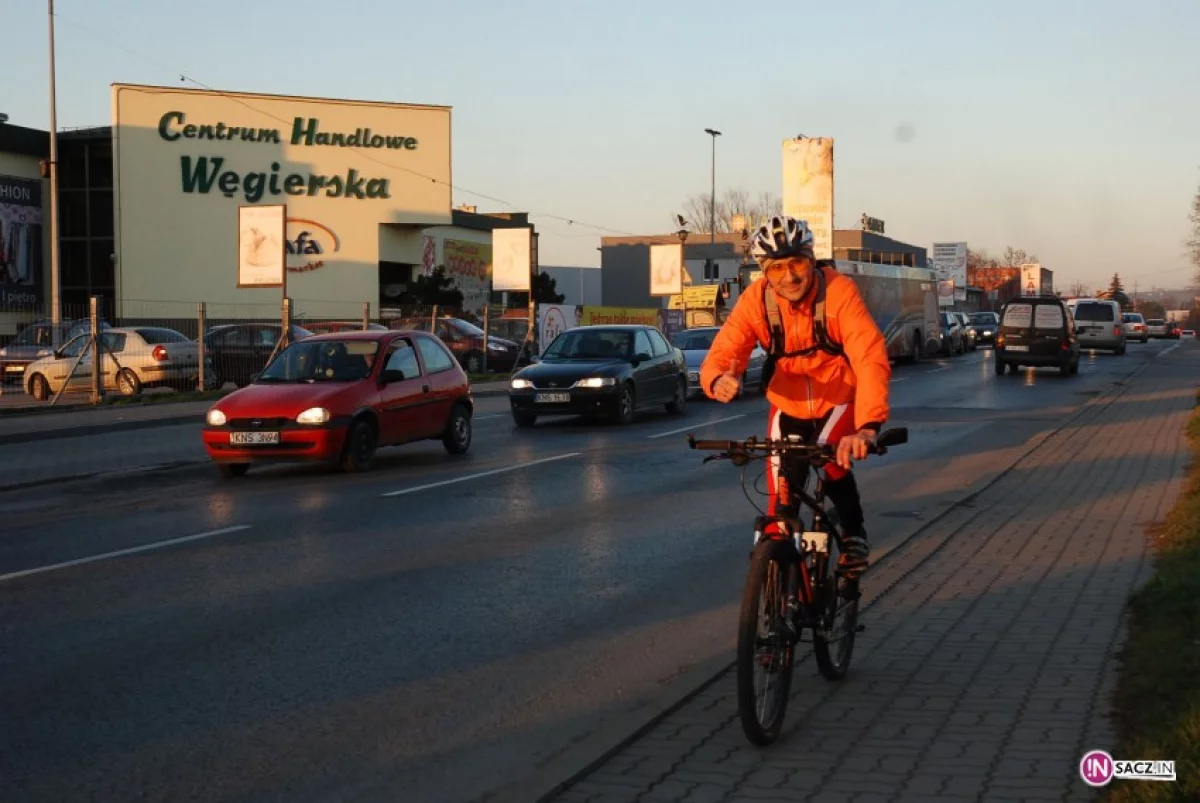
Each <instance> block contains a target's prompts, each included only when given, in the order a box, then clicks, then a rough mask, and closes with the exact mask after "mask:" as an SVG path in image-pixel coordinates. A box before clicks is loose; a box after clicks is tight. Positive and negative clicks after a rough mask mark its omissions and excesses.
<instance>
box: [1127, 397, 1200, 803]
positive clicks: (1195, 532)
mask: <svg viewBox="0 0 1200 803" xmlns="http://www.w3.org/2000/svg"><path fill="white" fill-rule="evenodd" d="M1197 404H1198V405H1200V396H1198V397H1197ZM1188 438H1189V440H1190V441H1191V445H1192V466H1191V468H1190V469H1189V470H1188V476H1187V479H1186V481H1185V485H1184V489H1183V492H1182V493H1181V494H1180V497H1179V500H1178V502H1176V504H1175V507H1174V508H1173V509H1172V510H1171V512H1170V514H1169V515H1168V516H1167V520H1166V522H1165V523H1164V524H1163V525H1162V527H1161V528H1158V529H1157V530H1156V531H1155V532H1154V533H1152V535H1153V536H1154V538H1155V542H1154V544H1153V545H1152V546H1151V549H1152V550H1153V552H1154V559H1155V572H1154V577H1153V578H1152V579H1151V580H1150V582H1148V583H1147V584H1146V585H1145V586H1144V587H1143V588H1141V589H1140V590H1139V591H1138V592H1137V593H1136V594H1134V595H1133V597H1132V598H1131V599H1130V602H1129V637H1128V640H1127V641H1126V643H1125V647H1124V649H1123V650H1122V652H1121V672H1120V677H1119V679H1118V681H1117V691H1116V698H1115V702H1116V710H1117V730H1118V740H1117V742H1118V743H1117V746H1116V749H1115V750H1113V751H1112V755H1113V758H1116V759H1123V760H1124V759H1166V760H1174V761H1175V777H1176V779H1177V781H1176V783H1165V782H1159V781H1114V782H1113V784H1112V785H1111V786H1110V787H1109V788H1108V795H1107V797H1105V800H1106V801H1108V803H1161V802H1163V801H1196V800H1200V406H1198V407H1197V409H1196V410H1194V411H1193V412H1192V418H1191V420H1190V421H1189V422H1188Z"/></svg>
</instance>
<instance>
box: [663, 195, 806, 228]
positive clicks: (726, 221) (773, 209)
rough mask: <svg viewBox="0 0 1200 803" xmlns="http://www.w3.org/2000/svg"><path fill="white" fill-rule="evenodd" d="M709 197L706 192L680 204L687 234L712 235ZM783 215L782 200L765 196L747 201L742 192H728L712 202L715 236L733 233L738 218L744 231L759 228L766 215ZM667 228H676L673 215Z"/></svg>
mask: <svg viewBox="0 0 1200 803" xmlns="http://www.w3.org/2000/svg"><path fill="white" fill-rule="evenodd" d="M712 200H713V199H712V195H710V194H709V193H706V192H697V193H693V194H692V195H691V196H689V197H688V199H687V201H685V202H684V204H683V210H682V214H683V218H684V220H685V221H687V228H688V230H689V231H692V232H697V233H701V232H702V233H704V234H708V233H709V232H710V231H712V225H711V224H710V219H711V217H712V212H713V204H712ZM782 212H783V201H782V199H780V198H778V197H776V196H774V195H772V194H771V193H769V192H760V193H759V194H758V195H756V196H753V197H751V195H750V193H749V192H747V191H746V190H743V189H740V188H739V189H728V190H725V191H724V192H723V193H720V194H718V195H717V199H716V233H717V234H729V233H731V232H732V231H733V222H734V220H735V219H736V218H737V217H738V216H739V215H740V216H741V217H742V218H743V220H744V223H745V225H746V227H748V228H754V227H756V226H760V225H762V222H763V220H765V219H766V218H767V217H769V216H770V215H778V214H781V213H782ZM671 225H672V226H677V225H679V221H678V220H676V219H675V217H674V215H672V217H671Z"/></svg>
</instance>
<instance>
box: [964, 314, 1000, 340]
mask: <svg viewBox="0 0 1200 803" xmlns="http://www.w3.org/2000/svg"><path fill="white" fill-rule="evenodd" d="M971 325H972V326H974V327H975V331H976V333H977V334H978V335H979V342H980V343H986V344H987V345H991V344H993V343H995V342H996V330H997V329H998V328H999V327H1000V316H999V315H997V314H996V313H994V312H972V313H971Z"/></svg>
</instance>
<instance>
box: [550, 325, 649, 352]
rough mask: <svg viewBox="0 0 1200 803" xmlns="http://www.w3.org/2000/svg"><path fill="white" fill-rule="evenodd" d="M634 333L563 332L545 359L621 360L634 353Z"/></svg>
mask: <svg viewBox="0 0 1200 803" xmlns="http://www.w3.org/2000/svg"><path fill="white" fill-rule="evenodd" d="M632 343H633V332H624V331H614V330H595V329H586V330H576V331H572V332H563V333H562V334H561V335H559V336H558V337H556V338H555V339H554V342H553V343H551V344H550V346H549V348H547V349H546V352H545V354H543V355H542V358H543V359H549V360H588V359H591V360H595V359H605V358H612V359H620V358H623V357H627V356H629V355H630V354H632V353H633V348H632Z"/></svg>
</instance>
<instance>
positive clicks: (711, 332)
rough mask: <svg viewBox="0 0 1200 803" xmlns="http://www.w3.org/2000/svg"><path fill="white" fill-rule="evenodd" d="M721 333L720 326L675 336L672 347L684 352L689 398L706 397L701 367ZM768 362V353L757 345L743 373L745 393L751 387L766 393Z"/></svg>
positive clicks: (688, 330)
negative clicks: (763, 381)
mask: <svg viewBox="0 0 1200 803" xmlns="http://www.w3.org/2000/svg"><path fill="white" fill-rule="evenodd" d="M720 331H721V327H719V326H701V327H697V328H696V329H684V330H683V331H682V332H680V333H679V334H677V335H675V340H674V342H673V343H672V345H673V346H674V347H675V348H677V349H679V350H680V351H681V352H683V360H684V362H685V363H686V364H687V377H688V398H692V397H694V396H703V395H704V391H703V389H702V388H701V387H700V366H701V365H703V364H704V358H705V357H707V356H708V350H709V349H710V348H712V344H713V340H714V339H715V338H716V336H717V332H720ZM766 361H767V352H765V351H763V348H762V346H759V345H757V344H756V345H755V346H754V350H753V351H751V352H750V360H749V362H748V363H747V364H746V370H745V371H743V372H742V391H743V392H745V390H746V389H747V388H750V387H753V388H757V389H758V390H759V391H765V388H763V387H762V378H763V365H764V364H765V363H766Z"/></svg>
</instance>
